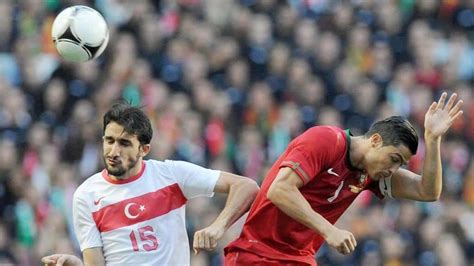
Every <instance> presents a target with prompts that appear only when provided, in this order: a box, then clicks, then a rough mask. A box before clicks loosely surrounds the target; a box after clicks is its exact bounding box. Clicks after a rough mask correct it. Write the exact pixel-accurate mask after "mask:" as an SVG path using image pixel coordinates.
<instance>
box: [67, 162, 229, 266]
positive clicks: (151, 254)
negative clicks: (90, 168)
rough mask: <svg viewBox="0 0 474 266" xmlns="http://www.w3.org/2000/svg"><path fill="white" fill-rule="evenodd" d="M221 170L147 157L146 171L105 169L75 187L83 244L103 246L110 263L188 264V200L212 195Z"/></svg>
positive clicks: (76, 218) (76, 215) (75, 213)
mask: <svg viewBox="0 0 474 266" xmlns="http://www.w3.org/2000/svg"><path fill="white" fill-rule="evenodd" d="M219 175H220V171H216V170H210V169H206V168H203V167H200V166H197V165H194V164H191V163H187V162H182V161H170V160H166V161H164V162H160V161H155V160H147V161H144V163H143V166H142V171H141V172H140V173H139V174H138V175H136V176H134V177H130V178H129V179H127V180H123V181H114V180H112V179H111V178H110V177H109V176H108V175H107V171H106V170H105V169H104V171H102V172H100V173H97V174H95V175H93V176H91V177H90V178H89V179H87V180H86V181H85V182H84V183H83V184H82V185H81V186H79V188H78V189H77V190H76V192H75V193H74V200H73V217H74V229H75V231H76V235H77V238H78V240H79V244H80V247H81V251H84V250H85V249H87V248H93V247H102V250H103V252H104V257H105V262H106V264H107V265H189V261H190V255H189V244H188V242H189V241H188V235H187V233H186V226H185V218H184V217H185V204H186V201H187V200H188V199H190V198H194V197H197V196H207V197H212V196H213V195H214V193H213V190H214V187H215V185H216V182H217V180H218V178H219Z"/></svg>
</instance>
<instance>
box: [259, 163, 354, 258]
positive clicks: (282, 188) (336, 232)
mask: <svg viewBox="0 0 474 266" xmlns="http://www.w3.org/2000/svg"><path fill="white" fill-rule="evenodd" d="M302 186H303V181H302V180H301V179H300V177H299V176H298V175H297V174H296V173H295V172H294V171H293V170H292V169H291V168H289V167H284V168H281V169H280V171H279V172H278V175H277V177H276V178H275V180H274V181H273V183H272V185H271V186H270V188H269V190H268V192H267V197H268V199H269V200H270V201H271V202H272V203H273V204H275V206H277V207H278V208H279V209H280V210H281V211H282V212H284V213H285V214H287V215H288V216H290V217H291V218H293V219H295V220H296V221H298V222H300V223H302V224H304V225H306V226H307V227H309V228H310V229H312V230H313V231H315V232H317V233H318V234H320V235H321V236H322V237H323V238H324V239H325V240H326V241H327V242H328V244H329V245H330V246H331V247H333V248H335V249H337V250H338V251H339V252H340V253H342V254H349V253H350V252H352V251H354V249H355V247H356V246H357V242H356V240H355V238H354V235H352V233H350V232H348V231H345V230H340V229H338V228H336V227H335V226H334V225H332V224H331V223H330V222H328V220H326V219H325V218H324V217H323V216H321V215H320V214H319V213H317V212H315V211H314V210H313V209H312V208H311V205H309V203H308V201H307V200H306V199H305V198H304V196H303V194H301V192H300V191H299V188H300V187H302Z"/></svg>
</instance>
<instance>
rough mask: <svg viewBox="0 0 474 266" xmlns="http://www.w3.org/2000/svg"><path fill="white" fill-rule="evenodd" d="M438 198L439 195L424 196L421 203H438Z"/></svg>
mask: <svg viewBox="0 0 474 266" xmlns="http://www.w3.org/2000/svg"><path fill="white" fill-rule="evenodd" d="M440 197H441V195H430V196H425V197H424V198H423V201H426V202H434V201H438V200H439V198H440Z"/></svg>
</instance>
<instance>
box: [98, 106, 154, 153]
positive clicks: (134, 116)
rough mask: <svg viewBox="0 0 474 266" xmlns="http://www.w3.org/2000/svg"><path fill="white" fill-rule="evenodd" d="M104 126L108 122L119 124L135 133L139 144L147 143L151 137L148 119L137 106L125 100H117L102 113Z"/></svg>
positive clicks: (151, 132) (129, 131) (127, 130)
mask: <svg viewBox="0 0 474 266" xmlns="http://www.w3.org/2000/svg"><path fill="white" fill-rule="evenodd" d="M103 121H104V133H105V128H106V127H107V125H108V124H109V123H110V122H115V123H117V124H119V125H121V126H122V127H123V128H124V129H125V131H126V132H127V133H129V134H133V135H137V137H138V141H139V142H140V144H149V143H150V141H151V138H152V137H153V129H152V127H151V123H150V119H148V117H147V116H146V115H145V113H143V111H142V110H141V109H140V108H138V107H133V106H131V105H130V104H129V103H126V102H117V103H115V104H113V105H112V107H111V108H110V109H109V110H108V111H107V113H105V115H104V120H103Z"/></svg>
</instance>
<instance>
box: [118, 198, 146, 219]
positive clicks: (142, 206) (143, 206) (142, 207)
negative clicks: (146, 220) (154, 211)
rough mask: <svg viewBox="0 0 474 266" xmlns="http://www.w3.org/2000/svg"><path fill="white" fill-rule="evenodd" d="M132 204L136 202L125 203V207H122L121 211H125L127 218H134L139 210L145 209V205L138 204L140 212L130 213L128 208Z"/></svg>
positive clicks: (138, 213)
mask: <svg viewBox="0 0 474 266" xmlns="http://www.w3.org/2000/svg"><path fill="white" fill-rule="evenodd" d="M134 205H138V204H136V203H133V202H131V203H128V204H127V205H125V208H124V209H123V212H124V213H125V216H127V218H128V219H136V218H137V217H138V215H140V212H143V211H144V210H145V209H146V208H145V205H140V208H138V209H139V210H140V212H137V214H135V215H132V214H131V213H130V208H131V207H132V206H134Z"/></svg>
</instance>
